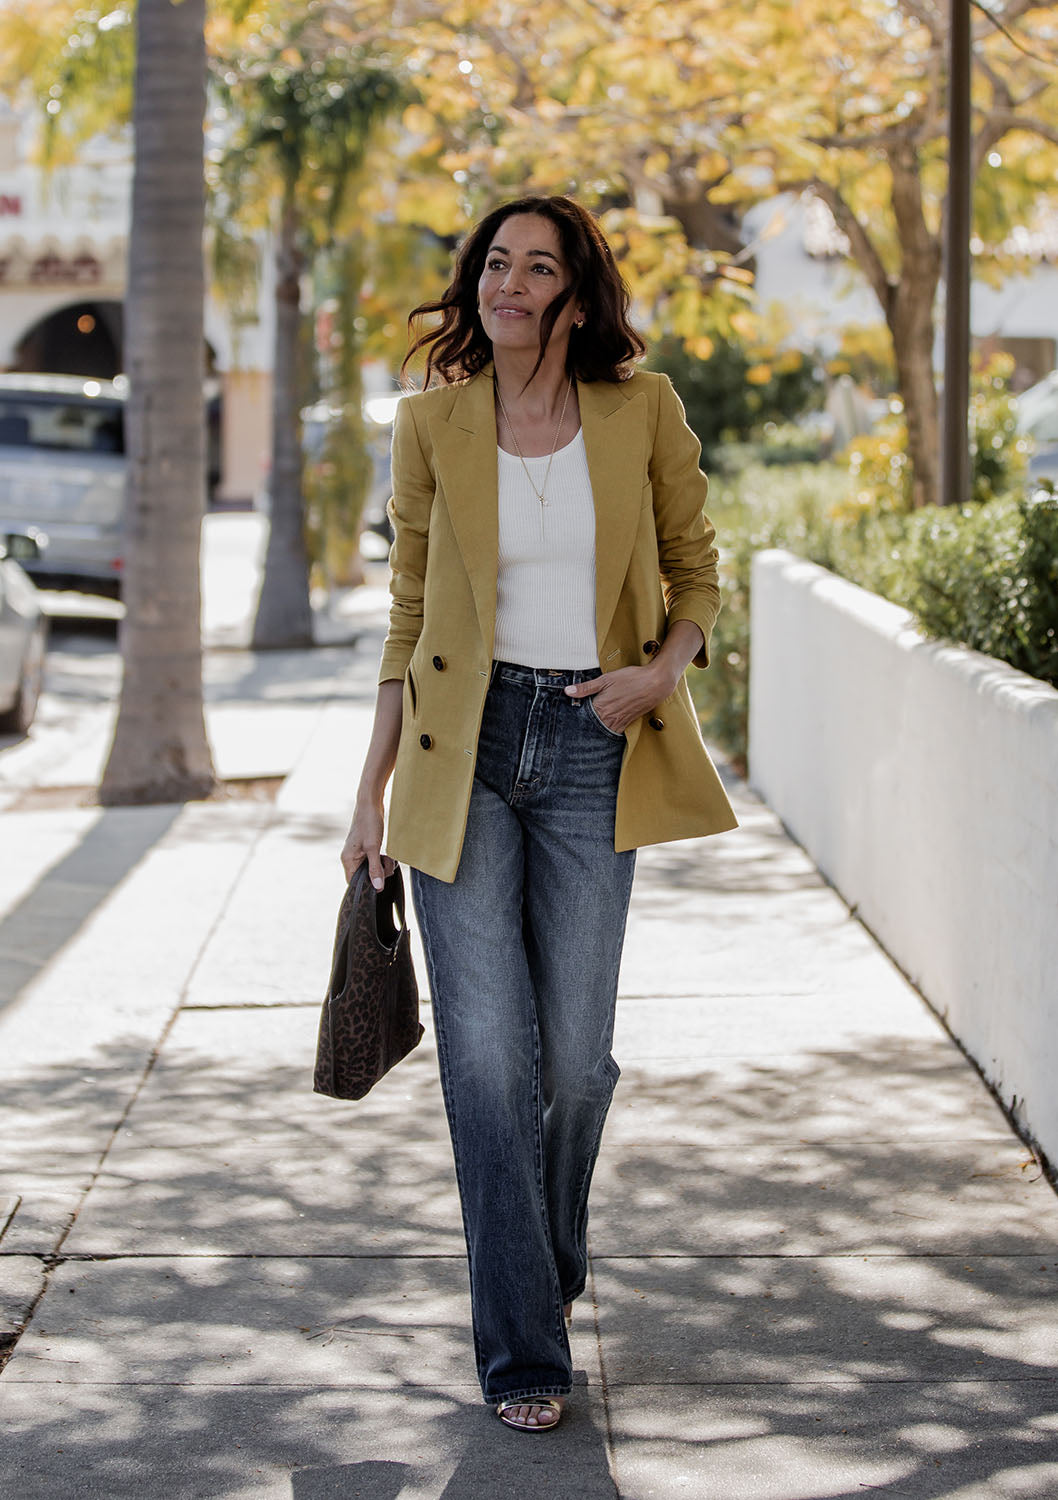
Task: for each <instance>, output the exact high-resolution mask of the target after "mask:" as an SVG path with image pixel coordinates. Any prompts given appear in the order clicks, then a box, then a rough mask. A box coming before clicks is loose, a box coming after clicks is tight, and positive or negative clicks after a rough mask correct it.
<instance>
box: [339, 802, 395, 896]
mask: <svg viewBox="0 0 1058 1500" xmlns="http://www.w3.org/2000/svg"><path fill="white" fill-rule="evenodd" d="M382 828H383V816H382V807H381V804H378V805H376V804H374V803H370V802H367V803H363V804H361V803H359V802H358V803H357V805H356V811H355V812H354V813H353V821H352V823H350V825H349V833H348V836H347V837H346V840H345V844H344V845H343V847H342V856H341V857H342V869H343V870H344V871H345V878H346V880H352V878H353V875H354V874H355V872H356V871H357V870H358V869H359V868H360V866H361V865H362V864H363V862H364V860H365V859H366V860H367V873H368V876H369V878H370V880H371V884H372V885H373V886H374V887H375V890H376V891H380V890H381V889H382V887H383V885H384V883H385V878H386V876H387V875H392V873H393V861H392V860H391V859H390V858H389V856H388V855H385V856H384V855H383V854H382Z"/></svg>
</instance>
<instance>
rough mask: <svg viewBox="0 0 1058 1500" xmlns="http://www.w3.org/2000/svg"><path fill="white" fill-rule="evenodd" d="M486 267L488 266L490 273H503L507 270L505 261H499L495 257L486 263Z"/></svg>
mask: <svg viewBox="0 0 1058 1500" xmlns="http://www.w3.org/2000/svg"><path fill="white" fill-rule="evenodd" d="M486 265H487V266H488V269H489V270H490V271H502V270H504V269H505V268H504V264H503V261H502V260H497V259H496V258H495V256H494V257H493V258H492V260H490V261H486Z"/></svg>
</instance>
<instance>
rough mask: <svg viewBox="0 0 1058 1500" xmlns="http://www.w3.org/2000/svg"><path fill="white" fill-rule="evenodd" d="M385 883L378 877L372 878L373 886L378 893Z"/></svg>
mask: <svg viewBox="0 0 1058 1500" xmlns="http://www.w3.org/2000/svg"><path fill="white" fill-rule="evenodd" d="M385 883H386V882H385V881H384V880H382V879H381V878H380V877H379V876H378V875H373V876H372V877H371V884H372V885H373V886H374V887H375V890H376V891H380V890H381V889H382V887H383V886H384V885H385Z"/></svg>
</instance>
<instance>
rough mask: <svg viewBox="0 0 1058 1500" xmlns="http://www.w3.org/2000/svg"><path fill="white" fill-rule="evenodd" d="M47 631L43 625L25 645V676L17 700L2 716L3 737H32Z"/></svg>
mask: <svg viewBox="0 0 1058 1500" xmlns="http://www.w3.org/2000/svg"><path fill="white" fill-rule="evenodd" d="M46 629H47V627H46V626H45V625H44V624H43V623H41V624H38V626H37V628H36V629H35V630H34V632H33V634H32V635H31V636H30V638H29V640H28V642H27V643H26V654H25V656H24V657H23V658H22V673H21V676H20V677H19V681H18V696H17V697H16V698H15V701H14V703H13V704H12V705H11V707H10V708H9V709H8V710H7V711H6V713H2V714H0V733H4V734H28V733H29V729H30V725H31V724H32V723H33V719H34V716H35V714H36V712H37V704H38V702H39V701H40V690H41V687H42V685H43V682H44V653H45V650H46V649H47V642H46Z"/></svg>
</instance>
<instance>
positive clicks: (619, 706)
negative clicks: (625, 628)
mask: <svg viewBox="0 0 1058 1500" xmlns="http://www.w3.org/2000/svg"><path fill="white" fill-rule="evenodd" d="M704 644H705V637H704V635H703V634H702V631H701V627H700V626H698V625H695V623H694V621H693V620H674V621H673V622H672V624H671V625H670V626H669V629H668V632H667V633H666V636H665V641H664V644H663V645H662V647H661V650H660V651H659V652H658V654H657V656H655V658H654V660H653V661H652V662H651V663H650V665H649V666H648V667H618V668H617V670H616V672H604V673H603V675H602V676H601V677H593V678H592V679H591V681H590V682H576V683H572V684H571V685H570V686H569V687H568V688H566V692H567V693H568V694H569V696H570V697H571V698H594V699H595V703H594V708H595V712H596V713H597V714H598V716H599V718H600V719H601V720H602V722H603V723H604V724H605V725H606V727H607V729H612V730H613V732H614V734H624V732H625V730H626V729H627V728H628V726H629V724H631V722H632V720H633V719H639V718H642V716H643V715H644V714H646V713H649V712H650V710H651V709H652V708H657V706H658V704H659V703H663V702H664V701H665V699H666V698H668V697H671V695H672V694H673V693H674V692H675V691H676V686H677V684H678V682H679V680H680V678H681V677H682V676H683V674H684V672H685V671H686V670H687V667H688V666H689V665H690V663H691V662H692V661H693V660H694V658H695V657H696V656H697V655H698V652H699V651H700V650H701V649H702V647H703V646H704Z"/></svg>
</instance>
